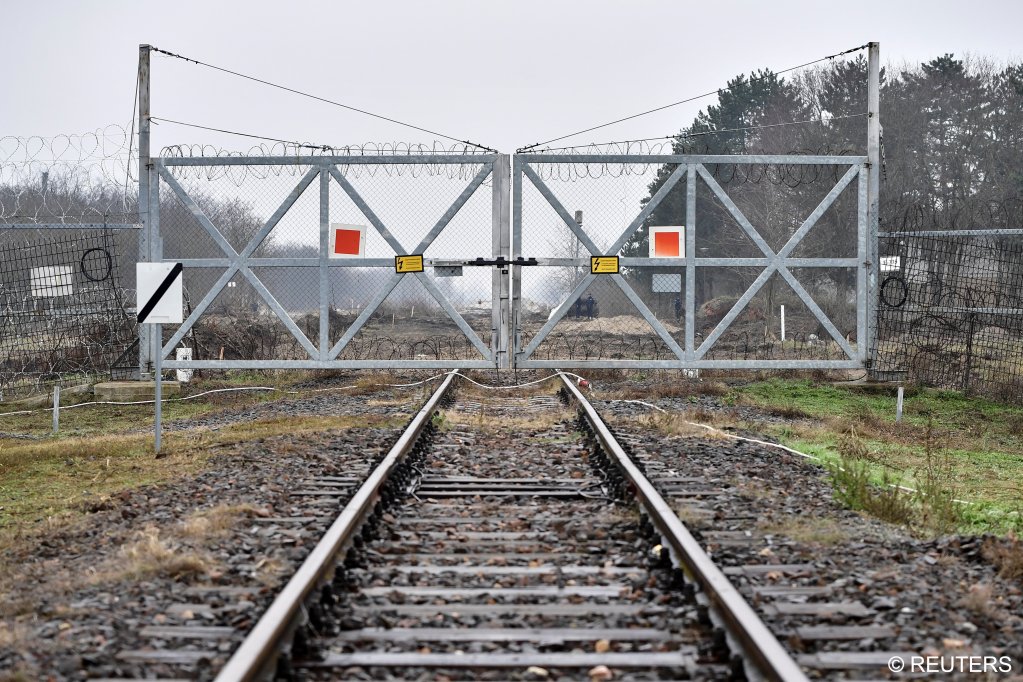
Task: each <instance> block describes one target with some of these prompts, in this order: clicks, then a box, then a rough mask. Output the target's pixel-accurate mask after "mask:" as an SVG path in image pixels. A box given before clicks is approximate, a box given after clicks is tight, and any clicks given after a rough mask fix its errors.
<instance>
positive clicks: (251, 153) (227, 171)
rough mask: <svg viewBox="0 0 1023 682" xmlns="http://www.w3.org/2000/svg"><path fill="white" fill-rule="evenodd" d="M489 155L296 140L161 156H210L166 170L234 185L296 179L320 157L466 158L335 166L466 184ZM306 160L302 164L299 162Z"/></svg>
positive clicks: (177, 148)
mask: <svg viewBox="0 0 1023 682" xmlns="http://www.w3.org/2000/svg"><path fill="white" fill-rule="evenodd" d="M488 154H489V152H485V151H482V150H480V149H478V148H476V147H470V146H467V145H464V144H461V143H458V144H447V143H443V142H437V141H435V142H433V143H432V144H426V143H414V142H365V143H362V144H348V145H341V146H331V145H311V144H306V143H298V142H287V141H283V140H280V141H276V142H273V143H261V144H258V145H253V146H252V147H249V148H248V149H247V150H245V151H236V150H229V149H226V148H224V147H220V146H217V145H210V144H194V145H189V144H178V145H169V146H166V147H164V148H163V149H161V150H160V157H161V158H165V159H174V158H178V159H180V158H208V159H211V162H210V163H209V164H204V165H201V166H171V167H170V170H171V172H172V173H173V174H174V176H175V177H178V178H182V179H191V180H217V179H221V178H228V179H230V180H231V181H233V182H234V183H235V184H236V185H241V184H242V183H244V182H245V181H246V180H247V179H259V180H265V179H267V178H271V177H281V176H297V175H302V174H304V173H305V172H306V171H307V170H308V168H309V163H311V162H313V161H315V159H316V158H317V157H323V156H342V157H343V156H351V157H360V156H425V157H430V156H464V157H466V159H467V160H468V161H469V162H467V163H444V164H438V163H408V164H403V163H381V164H360V163H350V164H346V163H343V162H342V163H339V164H338V170H339V171H340V172H341V174H342V175H344V176H345V177H361V176H370V177H373V176H375V175H377V174H383V175H387V176H393V177H400V176H408V177H413V178H416V177H424V176H427V177H430V176H447V177H448V178H450V179H453V180H469V179H470V178H472V177H473V176H475V175H476V174H477V173H478V172H479V171H480V168H481V167H482V164H483V161H482V160H480V161H475V160H474V159H475V158H476V157H482V156H486V155H488ZM247 156H248V157H290V158H293V159H294V162H293V163H282V164H272V165H263V164H259V165H255V164H253V165H243V166H227V165H218V164H217V162H216V161H215V159H229V158H240V157H247ZM303 161H305V162H306V163H303Z"/></svg>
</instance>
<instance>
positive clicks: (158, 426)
mask: <svg viewBox="0 0 1023 682" xmlns="http://www.w3.org/2000/svg"><path fill="white" fill-rule="evenodd" d="M150 326H152V328H153V335H154V336H155V337H156V338H157V339H163V325H162V324H159V323H157V324H154V325H150ZM162 358H163V350H162V349H161V350H160V351H158V352H157V353H156V357H155V358H154V359H155V361H156V390H155V396H154V397H155V398H156V419H155V420H154V421H153V452H155V453H156V454H157V455H159V454H160V437H161V436H162V435H163V434H162V431H163V423H162V420H163V371H162V370H163V367H162V366H161V365H162V364H163V362H162V361H161V359H162Z"/></svg>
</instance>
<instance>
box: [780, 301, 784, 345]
mask: <svg viewBox="0 0 1023 682" xmlns="http://www.w3.org/2000/svg"><path fill="white" fill-rule="evenodd" d="M781 342H782V343H785V306H781Z"/></svg>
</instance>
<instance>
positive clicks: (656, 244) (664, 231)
mask: <svg viewBox="0 0 1023 682" xmlns="http://www.w3.org/2000/svg"><path fill="white" fill-rule="evenodd" d="M685 240H686V228H685V227H683V226H681V225H652V226H651V227H650V257H651V258H685V257H686V241H685Z"/></svg>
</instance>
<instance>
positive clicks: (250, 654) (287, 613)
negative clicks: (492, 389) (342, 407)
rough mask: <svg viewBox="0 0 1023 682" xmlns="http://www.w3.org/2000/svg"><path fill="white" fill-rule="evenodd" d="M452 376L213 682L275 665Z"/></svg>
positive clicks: (242, 680) (251, 676)
mask: <svg viewBox="0 0 1023 682" xmlns="http://www.w3.org/2000/svg"><path fill="white" fill-rule="evenodd" d="M455 376H456V373H455V372H450V373H449V374H448V375H447V377H446V378H445V379H444V381H443V382H442V383H441V385H440V387H439V388H438V389H437V391H436V392H435V393H434V394H433V395H432V396H430V399H429V400H428V401H427V402H426V404H425V405H423V407H422V409H421V410H419V412H418V414H416V416H415V417H413V418H412V421H411V422H410V423H409V425H408V427H406V429H405V431H404V432H403V433H402V434H401V437H400V438H398V442H396V443H395V444H394V446H393V447H392V448H391V449H390V451H389V452H388V453H387V455H386V456H385V457H384V459H383V460H382V461H381V462H380V464H378V465H377V467H376V469H374V470H373V472H372V473H371V474H370V475H369V477H368V478H367V479H366V481H365V482H364V483H363V484H362V486H360V487H359V489H358V491H356V493H355V495H353V496H352V499H351V500H349V502H348V504H346V505H345V508H344V509H343V510H341V514H340V515H339V516H338V517H337V519H336V520H335V521H334V523H333V524H331V526H330V528H328V529H327V532H326V533H325V534H324V536H323V539H321V540H320V542H319V543H317V545H316V547H314V548H313V550H312V551H311V552H310V553H309V556H307V557H306V559H305V561H303V562H302V565H301V566H300V567H299V569H298V571H296V572H295V575H294V576H292V578H291V580H289V581H288V584H287V585H285V586H284V589H282V590H281V591H280V592H279V593H278V595H277V597H276V598H275V599H274V600H273V602H272V603H271V604H270V607H269V608H268V609H267V610H266V612H265V613H264V614H263V616H262V618H260V619H259V621H258V622H257V623H256V625H255V627H253V628H252V630H251V631H250V632H249V634H248V635H247V636H246V637H245V640H244V641H243V642H242V643H241V646H239V647H238V648H237V649H236V650H235V652H234V654H233V655H232V656H231V658H230V659H229V660H228V662H227V664H226V665H225V666H224V667H223V668H222V669H221V670H220V672H219V673H218V674H217V677H216V682H249V681H250V680H258V679H262V676H263V675H264V674H265V673H266V672H268V670H269V667H270V666H271V665H272V664H273V663H274V662H275V660H276V657H277V654H278V653H279V651H280V645H281V642H282V640H283V639H284V638H285V637H286V636H287V635H288V634H289V633H290V632H291V631H292V629H293V627H294V625H295V624H296V622H297V619H298V618H299V615H300V613H301V611H302V607H303V605H304V604H305V600H306V598H307V597H308V596H309V595H310V594H311V593H312V592H313V590H314V589H315V588H316V587H317V586H319V585H320V583H321V582H322V581H323V580H324V578H325V577H326V576H327V575H329V573H330V572H331V571H332V570H333V568H334V565H335V563H336V559H337V556H338V554H339V553H340V552H341V551H342V550H343V549H344V548H345V547H346V546H347V545H348V542H349V541H350V540H351V538H352V536H353V535H354V532H355V531H356V530H357V529H358V528H359V527H360V525H361V524H362V522H363V520H364V519H365V518H366V516H367V514H369V512H370V511H371V510H372V509H373V506H374V505H375V504H376V502H377V500H378V499H379V497H380V489H381V488H382V487H383V485H384V483H386V482H387V479H388V477H390V475H391V472H392V471H394V468H395V467H396V466H397V465H398V464H399V463H401V461H402V460H403V459H404V458H405V456H406V455H407V454H408V452H409V451H410V450H411V449H412V446H413V445H415V442H416V440H417V439H418V438H419V434H420V433H422V431H423V428H424V427H425V426H426V425H427V424H428V423H429V421H430V418H431V417H432V416H433V413H434V410H436V409H437V406H438V405H439V404H440V401H441V400H442V399H443V397H444V394H445V393H447V390H448V389H449V388H450V387H451V384H452V382H453V381H454V379H455Z"/></svg>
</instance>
